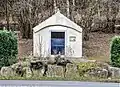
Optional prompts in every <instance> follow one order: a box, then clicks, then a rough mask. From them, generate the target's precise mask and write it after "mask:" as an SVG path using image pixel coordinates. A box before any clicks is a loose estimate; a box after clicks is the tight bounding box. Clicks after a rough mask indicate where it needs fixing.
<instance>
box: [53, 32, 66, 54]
mask: <svg viewBox="0 0 120 87" xmlns="http://www.w3.org/2000/svg"><path fill="white" fill-rule="evenodd" d="M64 50H65V32H51V54H52V55H56V54H59V53H60V54H61V55H64V53H65V52H64Z"/></svg>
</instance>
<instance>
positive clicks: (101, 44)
mask: <svg viewBox="0 0 120 87" xmlns="http://www.w3.org/2000/svg"><path fill="white" fill-rule="evenodd" d="M116 35H118V34H105V33H100V32H94V33H90V34H89V41H85V44H86V45H85V48H84V50H85V53H84V54H85V55H86V56H88V57H89V58H91V59H96V60H102V61H109V57H110V42H111V40H112V37H114V36H116Z"/></svg>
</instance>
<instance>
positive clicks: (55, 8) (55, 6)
mask: <svg viewBox="0 0 120 87" xmlns="http://www.w3.org/2000/svg"><path fill="white" fill-rule="evenodd" d="M54 10H55V13H56V12H57V5H56V0H54Z"/></svg>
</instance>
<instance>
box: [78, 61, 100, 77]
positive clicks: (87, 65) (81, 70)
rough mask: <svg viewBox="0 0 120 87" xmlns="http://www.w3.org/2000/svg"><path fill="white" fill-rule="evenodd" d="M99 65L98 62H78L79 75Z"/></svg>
mask: <svg viewBox="0 0 120 87" xmlns="http://www.w3.org/2000/svg"><path fill="white" fill-rule="evenodd" d="M97 67H99V66H98V64H96V63H91V62H86V63H82V62H81V63H79V64H78V72H79V75H80V76H84V74H85V73H86V72H88V70H90V69H93V68H97Z"/></svg>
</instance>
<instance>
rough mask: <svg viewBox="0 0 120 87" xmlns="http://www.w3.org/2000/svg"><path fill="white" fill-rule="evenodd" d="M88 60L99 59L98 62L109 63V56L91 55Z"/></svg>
mask: <svg viewBox="0 0 120 87" xmlns="http://www.w3.org/2000/svg"><path fill="white" fill-rule="evenodd" d="M88 59H89V60H96V61H100V62H106V63H110V58H109V57H105V56H99V57H98V56H93V57H89V58H88Z"/></svg>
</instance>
